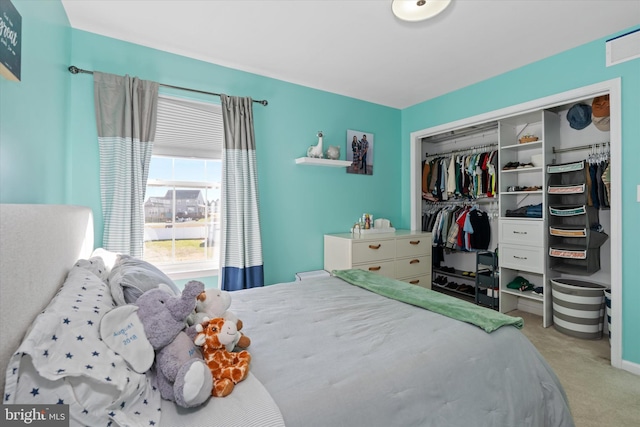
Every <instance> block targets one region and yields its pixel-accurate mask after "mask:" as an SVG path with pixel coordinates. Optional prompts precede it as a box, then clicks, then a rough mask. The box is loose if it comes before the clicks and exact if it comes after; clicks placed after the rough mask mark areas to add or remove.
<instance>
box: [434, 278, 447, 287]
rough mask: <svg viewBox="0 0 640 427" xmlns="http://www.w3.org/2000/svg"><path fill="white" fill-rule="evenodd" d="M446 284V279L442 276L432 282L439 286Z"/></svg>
mask: <svg viewBox="0 0 640 427" xmlns="http://www.w3.org/2000/svg"><path fill="white" fill-rule="evenodd" d="M447 282H448V279H447V278H446V277H444V276H438V277H436V278H435V279H434V280H433V283H435V284H437V285H440V286H444V285H446V284H447Z"/></svg>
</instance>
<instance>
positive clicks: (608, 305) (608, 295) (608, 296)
mask: <svg viewBox="0 0 640 427" xmlns="http://www.w3.org/2000/svg"><path fill="white" fill-rule="evenodd" d="M604 304H605V306H606V312H607V331H609V342H611V289H605V291H604Z"/></svg>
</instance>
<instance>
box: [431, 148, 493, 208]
mask: <svg viewBox="0 0 640 427" xmlns="http://www.w3.org/2000/svg"><path fill="white" fill-rule="evenodd" d="M497 171H498V152H497V151H496V150H492V151H486V152H483V153H471V154H458V155H448V156H446V155H445V156H438V157H435V158H432V159H431V160H429V161H427V160H425V161H424V162H423V163H422V193H423V198H424V199H425V200H428V201H440V200H449V199H457V198H466V199H477V198H484V197H496V195H497V194H498V188H499V187H498V173H497Z"/></svg>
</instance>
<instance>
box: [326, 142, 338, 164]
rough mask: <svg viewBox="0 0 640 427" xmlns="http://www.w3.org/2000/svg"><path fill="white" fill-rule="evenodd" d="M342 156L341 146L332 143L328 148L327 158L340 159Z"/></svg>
mask: <svg viewBox="0 0 640 427" xmlns="http://www.w3.org/2000/svg"><path fill="white" fill-rule="evenodd" d="M339 158H340V147H338V146H335V145H330V146H329V148H327V159H331V160H338V159H339Z"/></svg>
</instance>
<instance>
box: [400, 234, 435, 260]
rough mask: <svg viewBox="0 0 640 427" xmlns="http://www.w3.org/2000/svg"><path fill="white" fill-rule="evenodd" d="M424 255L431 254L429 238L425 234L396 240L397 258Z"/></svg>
mask: <svg viewBox="0 0 640 427" xmlns="http://www.w3.org/2000/svg"><path fill="white" fill-rule="evenodd" d="M429 236H430V235H429ZM424 255H431V239H428V238H427V236H413V237H411V238H406V239H405V238H403V239H397V240H396V257H397V258H403V257H410V256H424Z"/></svg>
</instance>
